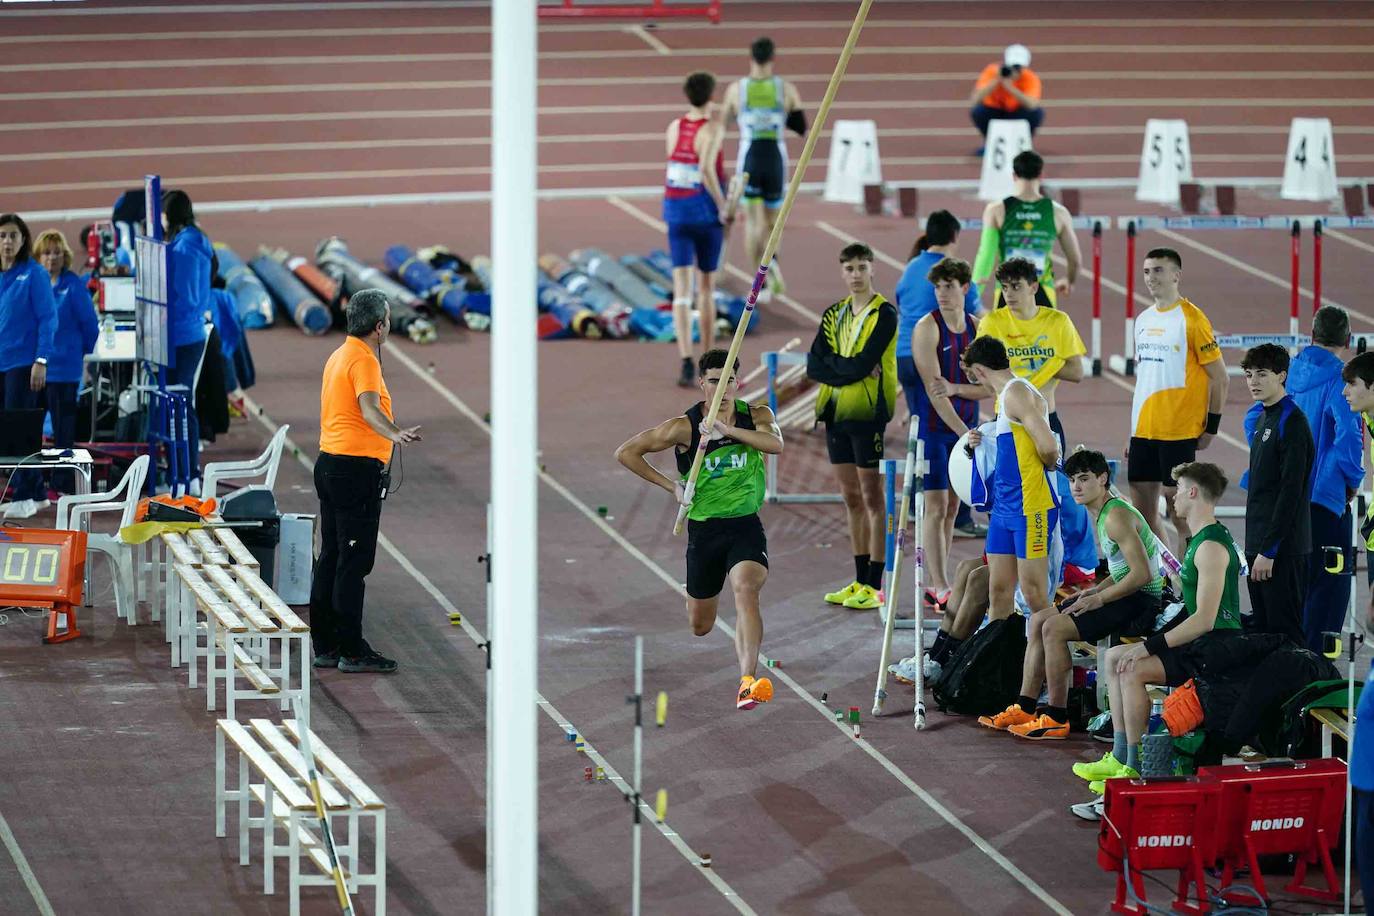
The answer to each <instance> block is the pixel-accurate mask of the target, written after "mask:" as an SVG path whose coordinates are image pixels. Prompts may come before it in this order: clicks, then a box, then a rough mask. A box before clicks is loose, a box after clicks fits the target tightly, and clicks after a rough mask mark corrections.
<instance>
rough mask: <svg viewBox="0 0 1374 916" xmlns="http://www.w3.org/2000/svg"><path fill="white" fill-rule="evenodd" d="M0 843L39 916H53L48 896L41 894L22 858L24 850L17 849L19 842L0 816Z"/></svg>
mask: <svg viewBox="0 0 1374 916" xmlns="http://www.w3.org/2000/svg"><path fill="white" fill-rule="evenodd" d="M0 842H3V843H4V844H5V848H6V849H7V850H9V853H10V858H11V859H13V860H14V867H15V868H16V869H18V870H19V877H20V878H21V879H22V880H23V882H24V886H25V887H26V888H28V890H29V896H31V897H33V902H34V904H35V905H36V906H37V907H38V912H39V913H40V914H41V916H54V914H53V908H52V904H51V903H50V902H48V895H47V894H45V893H43V885H41V884H39V883H38V878H37V877H36V876H35V875H34V873H33V869H32V868H30V867H29V860H28V859H27V858H25V857H24V850H22V849H20V848H19V841H18V840H16V839H15V838H14V831H13V830H11V829H10V824H9V821H7V820H5V816H4V815H3V814H0Z"/></svg>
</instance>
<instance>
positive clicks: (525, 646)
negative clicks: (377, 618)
mask: <svg viewBox="0 0 1374 916" xmlns="http://www.w3.org/2000/svg"><path fill="white" fill-rule="evenodd" d="M491 23H492V29H491V45H492V55H491V198H492V200H491V250H492V252H493V253H494V254H495V255H496V257H495V258H494V259H493V261H492V291H493V293H494V297H493V302H492V317H493V321H492V328H491V409H492V416H493V417H494V418H495V422H494V423H493V424H492V431H491V505H492V512H491V556H492V558H493V559H494V558H495V557H500V558H501V559H500V560H499V561H497V562H493V563H492V564H491V567H490V570H489V572H490V575H491V595H492V601H491V605H490V614H491V619H490V621H489V626H490V630H489V632H490V634H491V643H490V647H489V649H488V657H489V658H490V660H491V677H490V679H489V683H490V691H491V696H492V697H493V698H494V699H493V701H492V702H491V703H490V704H489V706H488V708H489V709H490V711H491V715H490V716H489V717H488V719H487V755H488V759H489V761H490V767H489V769H488V773H489V774H490V776H491V778H490V780H489V782H488V785H487V837H488V849H487V856H488V857H487V868H488V870H489V872H490V876H489V884H490V887H491V892H490V893H489V894H488V896H487V912H488V913H499V914H501V916H507V914H512V916H535V913H537V912H538V909H539V868H538V863H539V809H538V800H539V781H538V776H539V763H538V761H539V754H538V749H537V748H536V746H535V741H536V737H537V736H536V734H535V724H536V723H535V720H536V717H537V711H536V702H535V691H536V685H537V683H538V665H539V656H538V652H537V651H536V640H537V638H538V608H539V566H538V560H539V558H538V555H537V551H536V544H537V542H538V538H537V537H536V534H537V532H538V525H539V518H538V512H537V504H536V496H537V488H538V486H539V480H538V471H539V466H538V464H537V458H536V455H537V445H538V442H537V436H536V431H537V430H538V428H539V427H538V410H537V402H538V399H537V397H536V395H537V393H538V391H539V386H538V384H537V382H538V365H537V357H536V350H535V341H536V340H537V337H538V335H537V334H536V331H535V320H536V316H535V310H534V309H533V308H531V307H530V303H532V302H534V300H535V288H534V286H535V283H534V279H535V278H534V271H532V270H531V269H530V265H531V264H534V263H535V262H536V261H537V260H538V251H537V250H536V244H535V242H536V239H537V232H536V222H535V219H536V211H535V189H536V187H537V185H538V174H537V171H536V169H537V160H536V154H535V149H536V143H537V133H536V131H537V123H536V120H535V112H536V111H537V105H538V101H537V99H536V95H535V78H536V70H537V64H536V58H535V55H536V53H537V50H538V35H537V31H536V30H537V24H538V19H537V11H536V3H535V0H501V2H500V3H493V4H492V14H491Z"/></svg>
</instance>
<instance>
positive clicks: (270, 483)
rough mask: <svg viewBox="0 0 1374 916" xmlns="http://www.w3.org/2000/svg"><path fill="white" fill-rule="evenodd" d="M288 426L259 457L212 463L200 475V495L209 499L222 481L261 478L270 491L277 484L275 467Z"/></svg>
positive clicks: (279, 459)
mask: <svg viewBox="0 0 1374 916" xmlns="http://www.w3.org/2000/svg"><path fill="white" fill-rule="evenodd" d="M290 429H291V427H290V426H282V427H280V428H278V429H277V431H276V433H274V434H273V436H272V441H271V442H268V443H267V448H265V449H263V452H262V454H261V455H259V456H258V457H256V458H252V459H250V460H248V461H212V462H210V463H209V464H207V465H206V466H205V470H204V471H203V472H202V473H201V486H200V495H201V497H202V498H204V499H210V498H211V497H213V496H214V495H215V489H216V487H218V486H219V484H220V481H223V480H245V479H252V478H257V477H261V478H263V481H262V482H263V484H265V485H266V487H267V489H269V490H271V489H273V488H274V487H275V486H276V483H277V466H278V465H280V464H281V452H282V447H283V446H284V445H285V444H286V433H287V431H288V430H290Z"/></svg>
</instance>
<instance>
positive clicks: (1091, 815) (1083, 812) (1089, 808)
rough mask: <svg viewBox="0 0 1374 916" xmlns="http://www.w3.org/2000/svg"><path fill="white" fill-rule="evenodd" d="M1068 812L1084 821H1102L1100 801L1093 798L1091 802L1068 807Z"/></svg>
mask: <svg viewBox="0 0 1374 916" xmlns="http://www.w3.org/2000/svg"><path fill="white" fill-rule="evenodd" d="M1069 811H1071V812H1072V813H1073V816H1074V817H1081V818H1082V819H1083V820H1085V821H1100V820H1102V799H1100V798H1095V799H1093V800H1092V801H1087V802H1081V803H1079V804H1077V805H1069Z"/></svg>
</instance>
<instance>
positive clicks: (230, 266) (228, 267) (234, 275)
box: [215, 242, 276, 330]
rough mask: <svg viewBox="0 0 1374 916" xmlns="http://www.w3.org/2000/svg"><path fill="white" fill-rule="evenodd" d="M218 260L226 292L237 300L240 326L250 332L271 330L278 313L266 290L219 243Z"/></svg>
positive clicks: (241, 262) (237, 256)
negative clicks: (252, 330)
mask: <svg viewBox="0 0 1374 916" xmlns="http://www.w3.org/2000/svg"><path fill="white" fill-rule="evenodd" d="M215 257H216V259H218V261H219V275H220V276H221V277H223V278H224V288H225V289H227V290H228V291H229V293H230V295H232V296H233V297H234V306H235V309H236V310H237V311H238V316H239V323H240V324H242V325H243V326H244V327H245V328H247V329H250V330H251V329H256V328H266V327H271V326H272V321H273V319H274V318H275V317H276V312H275V310H274V309H273V308H272V296H271V294H269V293H268V292H267V287H265V286H263V285H262V281H261V280H259V279H258V277H257V275H256V274H255V273H253V271H251V270H249V269H248V265H247V264H245V263H244V262H243V258H241V257H239V255H238V252H236V251H234V249H232V248H230V247H229V246H228V245H225V244H224V243H222V242H216V243H215Z"/></svg>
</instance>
